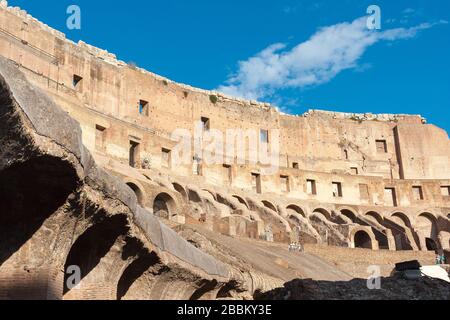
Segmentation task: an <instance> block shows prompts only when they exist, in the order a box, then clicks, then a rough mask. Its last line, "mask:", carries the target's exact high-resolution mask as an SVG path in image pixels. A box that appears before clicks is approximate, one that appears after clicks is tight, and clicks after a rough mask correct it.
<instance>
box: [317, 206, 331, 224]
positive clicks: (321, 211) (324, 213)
mask: <svg viewBox="0 0 450 320" xmlns="http://www.w3.org/2000/svg"><path fill="white" fill-rule="evenodd" d="M313 214H318V215H321V216H322V217H324V218H325V219H326V220H328V221H330V222H332V221H333V219H332V218H331V214H330V213H329V212H328V211H327V210H325V209H323V208H317V209H315V210H314V211H313Z"/></svg>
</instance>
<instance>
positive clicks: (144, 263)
mask: <svg viewBox="0 0 450 320" xmlns="http://www.w3.org/2000/svg"><path fill="white" fill-rule="evenodd" d="M159 263H160V259H159V257H158V256H157V255H156V253H154V252H145V253H143V254H141V255H140V256H139V258H137V259H136V260H134V261H133V262H132V263H131V264H130V265H129V266H128V267H127V268H126V269H125V271H124V272H123V273H122V276H121V277H120V279H119V282H118V284H117V300H122V298H123V297H124V296H125V295H126V294H127V292H128V290H129V289H130V287H131V286H132V285H133V283H134V282H135V281H136V280H137V279H139V278H140V277H141V276H142V275H143V274H144V273H145V272H146V271H147V270H148V269H150V268H151V267H152V266H154V265H157V264H159Z"/></svg>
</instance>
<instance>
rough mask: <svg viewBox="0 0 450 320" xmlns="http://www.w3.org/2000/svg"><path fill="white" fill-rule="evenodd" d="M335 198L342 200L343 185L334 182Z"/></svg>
mask: <svg viewBox="0 0 450 320" xmlns="http://www.w3.org/2000/svg"><path fill="white" fill-rule="evenodd" d="M333 197H335V198H342V183H340V182H333Z"/></svg>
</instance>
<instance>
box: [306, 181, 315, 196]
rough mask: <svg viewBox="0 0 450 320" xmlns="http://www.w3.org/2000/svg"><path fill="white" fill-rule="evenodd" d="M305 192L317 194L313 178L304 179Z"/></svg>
mask: <svg viewBox="0 0 450 320" xmlns="http://www.w3.org/2000/svg"><path fill="white" fill-rule="evenodd" d="M306 193H307V194H310V195H317V187H316V181H315V180H306Z"/></svg>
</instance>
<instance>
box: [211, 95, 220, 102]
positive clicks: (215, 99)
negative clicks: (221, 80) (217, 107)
mask: <svg viewBox="0 0 450 320" xmlns="http://www.w3.org/2000/svg"><path fill="white" fill-rule="evenodd" d="M209 100H210V101H211V103H212V104H216V103H217V101H219V98H218V97H217V96H216V95H214V94H212V95H210V96H209Z"/></svg>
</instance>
